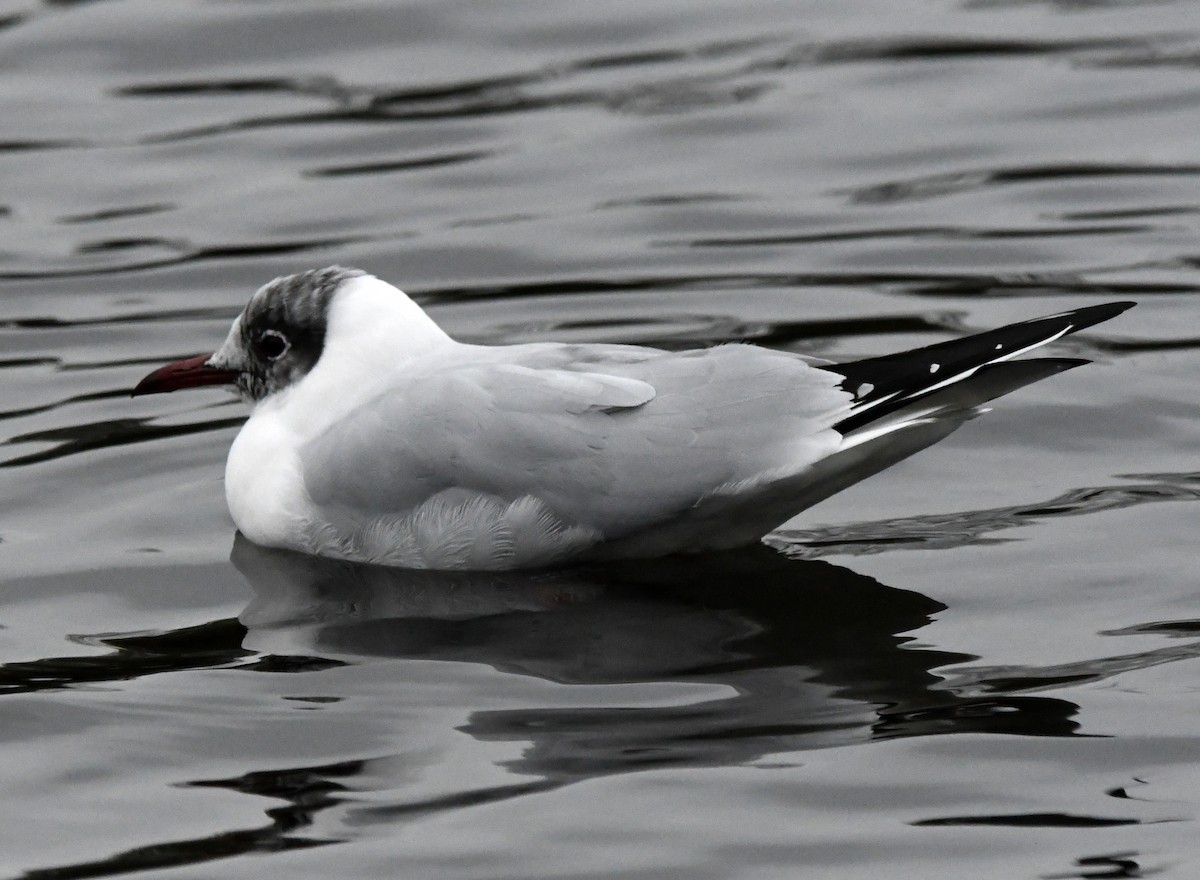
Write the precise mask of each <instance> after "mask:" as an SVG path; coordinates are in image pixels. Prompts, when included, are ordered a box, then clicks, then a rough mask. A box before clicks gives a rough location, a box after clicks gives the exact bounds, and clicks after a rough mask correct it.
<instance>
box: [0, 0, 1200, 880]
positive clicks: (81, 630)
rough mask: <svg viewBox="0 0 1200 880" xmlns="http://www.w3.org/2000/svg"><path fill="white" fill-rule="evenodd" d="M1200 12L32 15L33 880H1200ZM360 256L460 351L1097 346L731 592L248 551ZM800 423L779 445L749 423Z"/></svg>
mask: <svg viewBox="0 0 1200 880" xmlns="http://www.w3.org/2000/svg"><path fill="white" fill-rule="evenodd" d="M1198 232H1200V7H1197V6H1196V4H1194V3H1192V2H1190V0H1174V2H1121V0H1107V2H1106V0H1090V2H1089V0H1060V2H1036V0H960V2H918V0H900V2H897V0H886V2H884V0H875V2H859V3H845V2H841V0H828V2H812V3H794V2H788V3H784V2H770V0H737V2H708V3H682V2H658V3H646V2H638V3H632V2H610V3H604V4H596V3H582V2H565V0H559V2H534V0H530V2H496V3H487V4H484V3H468V2H444V0H440V2H432V0H426V2H410V3H399V2H396V3H389V2H383V0H376V2H373V3H372V2H340V3H336V4H335V3H319V2H300V0H266V2H252V0H243V2H235V0H225V2H219V0H208V2H201V0H190V2H185V0H180V2H162V0H113V2H90V3H89V2H66V0H59V2H49V0H46V2H35V0H11V2H0V346H2V347H0V370H2V373H0V388H2V389H3V390H2V392H0V419H2V420H3V430H2V434H0V437H2V439H0V446H2V449H0V499H2V503H0V626H2V627H3V628H0V662H2V666H0V693H2V694H3V697H4V699H2V700H0V736H2V737H3V740H4V745H3V751H2V752H0V793H2V795H3V796H2V797H0V871H2V874H3V876H4V877H31V878H74V877H104V876H112V875H116V874H121V873H125V872H130V871H139V870H141V871H146V872H147V874H148V875H150V876H155V877H189V878H231V877H254V878H261V877H286V878H289V880H294V878H306V877H313V878H317V877H320V878H328V877H370V878H374V877H420V878H531V877H547V878H550V877H553V878H559V877H574V878H585V877H595V878H599V877H615V876H620V877H637V878H666V877H679V878H689V880H690V878H727V877H738V878H795V877H806V878H807V877H814V878H818V877H819V878H868V877H870V878H875V877H885V876H886V877H896V878H931V877H933V878H963V877H972V878H975V877H979V878H1105V877H1139V876H1150V875H1152V874H1153V875H1155V876H1163V877H1179V878H1193V877H1196V876H1198V875H1200V843H1198V842H1197V827H1196V819H1197V814H1198V812H1200V795H1198V794H1197V791H1198V790H1200V685H1198V684H1197V682H1198V680H1200V679H1198V677H1197V673H1198V672H1200V667H1198V666H1197V663H1196V658H1197V656H1198V655H1200V574H1198V567H1197V565H1196V550H1195V547H1196V538H1195V536H1196V534H1197V528H1198V527H1200V506H1198V505H1197V503H1196V502H1197V500H1198V499H1200V449H1198V446H1197V440H1196V437H1197V432H1196V428H1197V424H1196V422H1197V420H1196V415H1195V414H1196V404H1197V398H1198V394H1197V391H1196V387H1197V384H1196V379H1195V377H1196V376H1197V374H1198V372H1200V356H1198V353H1197V351H1198V347H1200V329H1198V325H1197V319H1198V318H1200V245H1198V244H1197V242H1198V241H1200V235H1198ZM333 262H340V263H343V264H348V265H357V266H360V267H362V268H365V269H367V270H369V271H372V272H374V273H375V274H378V275H380V276H381V277H384V278H386V279H388V280H391V281H393V282H395V283H397V284H399V285H401V286H403V287H404V288H405V289H406V290H408V291H410V292H411V293H413V294H414V295H416V296H417V297H418V298H419V299H420V300H421V301H422V302H423V303H424V304H426V305H427V306H428V307H429V308H430V309H431V310H432V312H433V313H434V314H435V316H436V317H437V318H438V320H440V321H441V322H442V323H443V324H444V326H446V327H447V329H449V330H450V331H451V332H452V333H454V334H456V335H457V336H459V337H460V338H464V339H469V340H472V341H484V342H511V341H518V340H530V339H551V338H553V339H571V340H597V341H600V340H603V341H632V342H644V343H651V344H657V345H664V346H687V345H694V344H710V343H715V342H721V341H728V340H755V341H758V342H761V343H763V344H766V345H771V346H776V347H780V348H786V349H790V350H793V351H798V352H804V353H810V354H817V355H822V356H829V357H835V358H842V357H844V358H850V357H856V356H865V355H870V354H877V353H882V352H884V351H888V350H892V349H899V348H903V347H906V346H912V345H916V344H921V343H928V342H934V341H938V340H941V339H946V338H950V337H952V336H953V335H955V334H958V333H961V332H964V331H968V330H974V329H980V328H983V327H987V326H990V325H994V324H999V323H1002V322H1005V321H1009V320H1017V319H1020V318H1023V317H1030V316H1033V315H1037V314H1043V313H1048V312H1052V311H1055V310H1060V309H1062V308H1065V307H1070V306H1075V305H1083V304H1087V303H1092V302H1098V301H1103V300H1108V299H1135V300H1137V301H1139V303H1140V305H1139V307H1138V308H1137V309H1135V310H1134V311H1132V312H1130V313H1128V314H1126V315H1124V316H1122V317H1121V318H1120V319H1118V320H1116V321H1113V322H1111V323H1109V324H1105V325H1104V326H1102V327H1099V328H1096V329H1094V330H1092V331H1089V332H1087V333H1085V334H1082V335H1081V336H1079V337H1072V338H1071V339H1070V340H1069V341H1067V342H1064V343H1061V344H1058V345H1056V346H1054V347H1053V348H1054V351H1055V353H1057V354H1061V355H1082V356H1085V357H1089V358H1092V359H1094V360H1095V361H1096V363H1095V364H1094V365H1093V366H1091V367H1088V368H1086V369H1082V370H1076V371H1073V372H1071V373H1070V374H1068V375H1065V376H1062V377H1058V378H1055V379H1053V380H1050V381H1046V382H1043V383H1040V384H1038V385H1036V386H1034V387H1031V388H1029V389H1026V390H1024V391H1022V392H1020V393H1019V394H1016V395H1014V396H1013V397H1012V398H1009V399H1006V400H1004V401H1003V402H1001V403H999V404H998V405H997V407H996V409H997V412H995V413H993V414H992V415H990V416H988V417H986V418H984V419H981V420H979V421H977V422H974V423H972V424H970V425H968V426H967V427H966V428H964V429H963V430H962V431H960V432H959V433H957V434H956V435H954V436H953V437H951V438H950V439H949V440H948V441H946V442H945V443H943V444H941V445H940V446H939V447H938V448H937V449H935V450H931V451H929V452H927V453H924V454H923V455H921V456H919V457H917V458H915V459H912V460H910V461H908V462H906V463H904V464H903V465H901V466H899V467H897V468H895V469H894V470H892V471H890V472H889V473H887V474H886V475H883V476H880V477H878V478H876V479H874V480H872V481H869V482H868V483H866V484H863V485H862V486H859V487H856V488H855V489H853V490H851V491H849V492H847V493H845V494H843V495H841V496H838V497H837V498H835V499H832V500H830V501H829V502H826V503H825V504H823V505H821V506H820V507H818V508H816V509H814V510H813V511H810V512H808V513H806V514H805V515H804V516H803V517H801V518H799V519H797V520H795V521H793V522H792V523H790V524H789V527H788V528H787V529H785V530H784V531H782V532H780V533H779V534H778V535H777V536H775V537H773V538H772V540H771V541H770V544H771V547H770V548H768V547H763V548H758V549H756V550H754V551H747V552H742V553H737V554H731V555H729V556H727V557H721V558H718V559H712V560H705V561H703V562H701V563H697V562H695V561H693V562H690V563H688V562H675V561H664V562H660V563H654V564H643V565H628V566H623V567H618V568H609V569H585V570H576V571H569V572H559V573H553V574H544V573H543V574H534V575H506V576H501V577H495V576H468V575H458V576H453V577H446V576H439V575H432V574H428V573H425V574H421V573H416V574H414V573H404V572H385V571H378V570H370V569H352V568H347V567H345V566H337V565H328V564H321V563H317V562H314V561H310V560H304V559H300V558H296V557H291V556H288V555H286V554H279V553H271V552H267V551H263V550H259V549H257V548H255V547H253V546H249V545H246V544H244V543H242V542H237V543H235V540H234V530H233V527H232V524H231V522H230V520H229V518H228V515H227V513H226V512H225V507H224V498H223V491H222V485H221V476H222V466H223V461H224V458H225V454H226V450H227V448H228V445H229V442H230V440H231V439H232V437H233V435H234V433H235V432H236V430H237V427H238V425H239V424H240V422H241V420H242V419H243V418H244V411H243V410H242V409H241V407H240V405H238V404H236V403H234V402H231V401H230V400H227V399H226V398H225V397H223V396H221V395H220V394H218V393H213V392H197V393H195V394H193V395H190V396H189V395H179V396H172V397H161V398H148V399H138V400H130V399H129V398H128V396H127V392H128V389H129V388H130V387H131V386H132V385H133V384H134V382H135V381H136V380H137V379H138V378H139V377H140V376H142V375H143V374H144V373H145V372H147V371H148V370H149V369H150V368H151V367H152V366H155V365H158V364H159V363H161V362H163V361H165V360H167V359H172V358H176V357H182V356H185V355H190V354H194V353H198V352H201V351H206V350H212V348H213V347H214V346H215V345H217V344H218V343H219V341H220V340H221V339H222V338H223V336H224V333H225V329H226V327H227V325H228V322H229V321H230V320H231V319H232V318H233V316H234V315H235V314H236V313H237V311H238V310H239V309H240V308H241V306H242V304H243V303H244V302H245V300H246V299H247V297H248V296H249V294H250V292H251V291H252V290H253V289H254V288H255V287H257V286H258V285H259V284H261V283H263V282H264V281H266V280H269V279H270V278H272V277H274V276H275V275H278V274H284V273H288V272H292V271H297V270H300V269H304V268H310V267H314V266H320V265H325V264H329V263H333ZM752 430H753V427H752V426H748V427H747V432H748V438H750V437H752Z"/></svg>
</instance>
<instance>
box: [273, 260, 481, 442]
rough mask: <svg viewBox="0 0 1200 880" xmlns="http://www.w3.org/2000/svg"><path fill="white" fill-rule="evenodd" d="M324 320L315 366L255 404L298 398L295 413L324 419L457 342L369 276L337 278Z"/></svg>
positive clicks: (279, 403) (278, 403)
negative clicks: (288, 385) (341, 279)
mask: <svg viewBox="0 0 1200 880" xmlns="http://www.w3.org/2000/svg"><path fill="white" fill-rule="evenodd" d="M327 320H328V323H327V327H326V332H325V344H324V348H323V349H322V351H321V356H320V358H319V359H318V361H317V363H316V366H314V367H313V369H312V371H311V372H310V373H309V374H308V375H306V376H305V377H304V378H303V379H301V380H300V381H299V382H297V383H296V384H295V385H294V386H292V387H291V388H288V389H285V390H284V391H282V392H280V393H278V394H274V395H271V397H269V398H267V399H266V400H264V401H263V402H262V404H260V406H261V407H264V408H266V409H268V410H271V409H275V408H276V407H282V406H283V405H284V403H285V402H288V401H295V402H296V404H299V403H300V400H303V405H298V406H297V409H296V410H295V412H296V413H297V417H298V418H300V419H301V420H302V421H303V422H308V423H310V424H313V423H316V422H321V423H324V424H327V423H328V422H329V421H332V420H336V419H337V418H339V417H340V416H341V415H342V414H344V413H345V412H347V411H349V410H350V409H351V408H353V407H354V406H356V405H358V403H360V402H362V401H363V400H364V399H367V398H369V397H372V396H374V395H375V394H376V393H378V391H379V389H381V388H384V387H386V386H387V384H388V382H389V377H393V376H395V375H396V374H398V373H404V372H409V371H413V370H415V369H417V368H418V364H419V363H420V362H421V361H422V360H424V359H428V358H430V357H432V356H435V355H437V354H439V353H442V352H445V351H446V350H447V349H450V348H454V347H457V346H458V345H459V343H457V342H455V341H454V340H453V339H451V338H450V337H449V336H448V335H447V334H446V333H445V331H443V330H442V328H440V327H439V326H438V325H437V324H435V323H434V321H433V319H432V318H430V317H429V316H428V315H426V314H425V312H424V311H422V310H421V307H420V306H418V305H417V304H416V303H415V302H413V301H412V300H411V299H409V297H408V296H407V295H406V294H405V293H403V292H402V291H401V290H399V289H398V288H395V287H393V286H392V285H390V284H388V283H387V282H386V281H381V280H380V279H378V278H375V277H373V276H370V275H362V276H358V277H355V278H350V279H347V280H346V281H344V282H342V284H341V286H339V287H338V290H337V293H336V294H335V295H334V297H333V300H332V302H331V303H330V308H329V315H328V319H327ZM298 399H299V400H298Z"/></svg>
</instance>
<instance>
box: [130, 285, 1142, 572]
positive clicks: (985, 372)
mask: <svg viewBox="0 0 1200 880" xmlns="http://www.w3.org/2000/svg"><path fill="white" fill-rule="evenodd" d="M1131 305H1132V303H1110V304H1106V305H1098V306H1090V307H1087V308H1081V309H1075V310H1073V311H1070V312H1064V313H1062V314H1058V315H1052V316H1050V317H1046V318H1039V319H1036V320H1032V321H1025V322H1022V323H1020V324H1013V325H1011V326H1008V327H1003V328H1001V329H999V330H992V331H990V332H987V333H981V334H978V335H975V336H969V337H966V338H963V339H956V340H952V341H949V342H942V343H938V344H936V345H931V346H928V347H926V348H921V349H917V350H915V351H909V352H902V353H900V354H894V355H888V356H885V357H877V358H868V359H866V360H859V361H853V362H850V363H843V364H827V363H813V362H811V361H810V360H806V359H804V358H801V357H799V356H797V355H793V354H789V353H787V352H780V351H772V350H769V349H764V348H758V347H756V346H752V345H720V346H717V347H715V348H707V349H700V350H694V351H683V352H669V351H662V350H659V349H653V348H644V347H640V346H633V345H578V344H560V343H549V342H544V343H528V344H523V345H499V346H489V345H469V344H466V343H462V342H456V341H455V340H453V339H451V338H450V337H449V336H447V335H446V333H444V332H443V331H442V330H441V329H440V328H439V327H438V326H437V325H436V324H435V323H434V322H433V320H432V319H431V318H429V316H428V315H426V314H425V313H424V312H423V311H422V310H421V309H420V307H419V306H417V304H416V303H414V302H413V301H412V300H411V299H409V298H408V297H407V296H406V295H405V294H404V293H402V292H401V291H400V290H398V289H396V288H395V287H393V286H392V285H390V284H387V283H386V282H384V281H381V280H379V279H378V278H375V277H373V276H371V275H368V274H366V273H364V272H360V271H358V270H355V269H344V268H341V267H338V266H333V267H330V268H327V269H320V270H314V271H310V272H302V273H300V274H297V275H289V276H287V277H284V278H277V279H275V280H274V281H272V282H271V283H270V284H267V285H265V286H263V287H262V288H260V289H259V290H258V291H257V292H256V293H255V294H254V296H253V298H252V299H251V300H250V302H249V304H248V305H247V306H246V308H245V310H244V311H243V312H242V314H241V315H240V316H239V317H238V318H237V319H236V320H235V321H234V322H233V327H232V328H231V329H230V331H229V336H228V337H227V338H226V340H225V343H224V344H223V345H222V346H221V348H220V349H219V350H218V351H217V352H216V353H215V354H213V355H211V356H200V357H195V358H189V359H187V360H183V361H178V362H176V363H173V364H169V365H168V366H165V367H163V368H161V369H159V370H156V371H154V372H153V373H151V374H150V375H149V376H147V377H146V378H145V379H143V380H142V381H141V382H140V383H139V384H138V386H137V388H135V389H134V392H133V393H134V394H151V393H155V392H161V391H174V390H176V389H179V388H191V387H196V386H202V385H219V384H228V385H233V386H234V387H235V388H236V389H237V392H238V393H239V395H240V396H241V397H242V398H243V399H245V400H247V401H248V402H249V403H250V404H251V406H252V407H253V413H252V414H251V416H250V419H249V421H247V422H246V424H245V426H244V427H243V428H242V430H241V432H240V433H239V434H238V436H237V439H235V440H234V442H233V447H232V448H231V449H230V451H229V460H228V463H227V464H226V469H225V494H226V498H227V500H228V502H229V510H230V513H231V514H232V515H233V520H234V522H235V523H236V524H237V527H238V528H239V529H240V530H241V532H242V533H243V534H244V535H245V536H246V537H247V538H249V539H250V540H251V541H253V542H255V543H257V544H262V545H265V546H269V547H284V548H290V549H293V550H300V551H303V552H306V553H313V554H317V555H320V556H329V557H334V558H340V559H349V560H353V561H359V562H371V563H379V564H383V565H391V566H402V567H407V568H432V569H478V570H487V569H511V568H532V567H539V566H545V565H551V564H555V563H560V562H563V561H565V560H570V559H596V558H618V557H624V558H628V557H646V556H660V555H666V554H670V553H679V552H695V551H702V550H716V549H726V548H730V547H735V546H739V545H744V544H751V543H753V542H755V541H758V540H759V539H760V538H761V537H763V536H764V535H765V534H767V533H768V532H769V531H771V529H773V528H775V527H776V526H778V525H780V524H781V523H783V522H784V521H785V520H787V519H789V518H790V517H791V516H792V515H794V514H796V513H798V512H799V511H801V510H803V509H805V508H806V507H809V506H810V505H812V504H815V503H816V502H818V501H820V500H822V499H823V498H827V497H828V496H830V495H832V494H833V493H835V492H837V491H839V490H841V489H843V488H845V487H846V486H849V485H851V484H852V483H857V482H858V481H859V480H861V479H863V478H864V477H867V476H870V475H871V474H874V473H877V472H878V471H880V470H883V469H884V468H886V467H889V466H890V465H892V464H895V463H896V462H898V461H900V460H901V459H903V458H906V457H907V456H909V455H911V454H913V453H914V452H917V451H918V450H920V449H923V448H925V447H926V446H929V445H930V444H932V443H935V442H937V441H938V440H940V439H942V438H943V437H945V436H946V435H948V434H949V433H950V432H951V431H953V430H954V429H955V428H957V427H958V426H959V425H961V424H962V423H963V422H964V421H966V420H967V419H969V418H971V417H973V416H974V415H976V414H978V413H979V411H980V406H981V405H982V404H983V403H985V402H987V401H989V400H991V399H992V398H994V397H998V396H999V395H1001V394H1005V393H1007V392H1009V391H1012V390H1014V389H1016V388H1020V387H1021V386H1022V385H1026V384H1028V383H1030V382H1034V381H1037V380H1038V379H1043V378H1045V377H1047V376H1051V375H1053V374H1055V373H1059V372H1062V371H1063V370H1067V369H1070V368H1071V367H1075V366H1078V365H1080V364H1083V363H1086V361H1082V360H1077V359H1067V358H1038V359H1027V360H1022V361H1013V360H1012V358H1014V357H1017V356H1018V355H1021V354H1023V353H1025V352H1027V351H1029V350H1030V349H1033V348H1036V347H1037V346H1039V345H1044V344H1045V343H1047V342H1051V341H1053V340H1055V339H1058V338H1059V337H1061V336H1065V335H1066V334H1068V333H1073V332H1075V331H1076V330H1081V329H1083V328H1085V327H1089V326H1091V325H1093V324H1096V323H1098V322H1100V321H1105V320H1107V319H1109V318H1112V317H1114V316H1115V315H1118V314H1120V313H1121V312H1123V311H1124V310H1125V309H1127V308H1129V307H1130V306H1131Z"/></svg>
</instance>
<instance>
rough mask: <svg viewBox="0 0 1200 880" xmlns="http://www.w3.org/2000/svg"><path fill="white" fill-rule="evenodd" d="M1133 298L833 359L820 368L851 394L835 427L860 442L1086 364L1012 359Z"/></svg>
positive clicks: (1107, 314) (1105, 315) (1114, 310)
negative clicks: (925, 343)
mask: <svg viewBox="0 0 1200 880" xmlns="http://www.w3.org/2000/svg"><path fill="white" fill-rule="evenodd" d="M1133 305H1134V303H1131V302H1115V303H1105V304H1103V305H1098V306H1086V307H1085V308H1082V309H1073V310H1072V311H1069V312H1062V313H1060V314H1057V315H1049V316H1047V317H1045V318H1034V319H1033V320H1030V321H1021V322H1020V323H1018V324H1009V325H1008V326H1007V327H1000V328H998V329H996V330H989V331H987V332H986V333H977V334H975V335H974V336H967V337H964V338H962V339H951V340H950V341H948V342H939V343H937V344H935V345H928V346H926V347H925V348H918V349H913V350H912V351H902V352H899V353H898V354H890V355H885V356H883V357H876V358H867V359H865V360H861V361H850V362H849V363H845V364H830V365H828V366H826V367H824V369H826V370H829V371H831V372H835V373H840V374H841V375H842V376H844V377H845V379H844V381H843V382H842V388H844V389H845V390H846V391H849V392H850V393H851V394H853V395H854V403H853V404H852V406H851V409H850V413H849V415H847V416H846V417H845V418H844V419H842V420H841V421H840V422H838V423H837V424H836V425H835V426H834V427H835V428H837V430H838V431H840V432H841V433H842V434H843V435H844V436H845V437H846V439H847V440H850V439H851V438H854V439H857V440H858V441H859V442H863V441H865V440H868V439H870V438H871V437H873V436H878V435H880V434H883V433H889V432H890V431H891V430H894V429H896V428H899V427H900V426H901V425H903V424H904V423H905V422H908V421H911V420H912V419H913V418H920V417H922V414H924V417H925V418H929V417H932V416H933V415H934V414H936V413H939V412H941V413H945V414H949V413H951V412H956V411H957V412H964V414H965V413H966V412H967V411H969V410H971V409H973V408H974V407H977V406H979V405H980V404H983V403H986V402H987V401H989V400H992V399H993V398H996V397H999V396H1000V395H1002V394H1007V393H1008V392H1010V391H1015V390H1016V389H1017V388H1020V387H1021V386H1023V385H1028V384H1029V383H1030V382H1036V381H1037V380H1039V379H1044V378H1046V377H1047V376H1052V375H1054V374H1055V373H1061V372H1063V371H1064V370H1069V369H1071V368H1072V367H1078V366H1080V365H1082V364H1086V363H1088V362H1087V361H1086V360H1080V359H1077V358H1036V359H1030V360H1024V361H1013V358H1016V357H1019V356H1020V355H1023V354H1025V353H1026V352H1028V351H1032V350H1033V349H1035V348H1037V347H1039V346H1042V345H1045V344H1046V343H1048V342H1053V341H1054V340H1056V339H1059V338H1060V337H1063V336H1067V335H1068V334H1071V333H1075V332H1076V331H1079V330H1083V329H1084V328H1086V327H1091V326H1093V325H1094V324H1099V323H1100V322H1102V321H1107V320H1109V319H1110V318H1115V317H1116V316H1117V315H1119V314H1121V313H1122V312H1124V311H1125V310H1126V309H1129V308H1132V307H1133Z"/></svg>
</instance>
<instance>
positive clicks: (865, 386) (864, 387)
mask: <svg viewBox="0 0 1200 880" xmlns="http://www.w3.org/2000/svg"><path fill="white" fill-rule="evenodd" d="M874 390H875V386H874V385H872V384H871V383H870V382H863V383H862V384H861V385H859V386H858V390H857V391H855V392H854V396H855V397H866V396H867V395H868V394H870V393H871V392H872V391H874Z"/></svg>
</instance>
